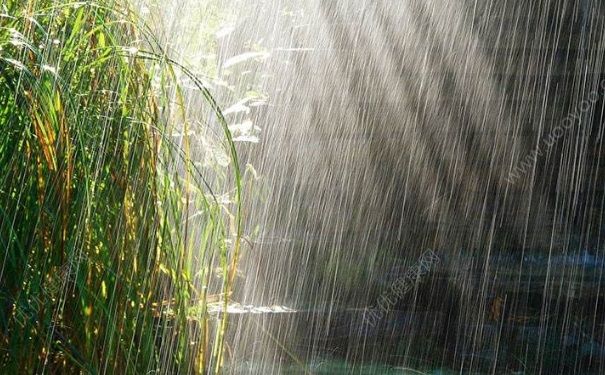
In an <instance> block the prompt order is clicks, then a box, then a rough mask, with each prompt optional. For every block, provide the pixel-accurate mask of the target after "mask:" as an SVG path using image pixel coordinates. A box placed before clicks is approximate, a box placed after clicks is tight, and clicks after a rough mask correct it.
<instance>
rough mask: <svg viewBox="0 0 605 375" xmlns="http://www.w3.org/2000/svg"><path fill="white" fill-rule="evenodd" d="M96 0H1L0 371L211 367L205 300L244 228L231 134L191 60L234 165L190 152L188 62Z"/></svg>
mask: <svg viewBox="0 0 605 375" xmlns="http://www.w3.org/2000/svg"><path fill="white" fill-rule="evenodd" d="M107 3H108V2H101V3H96V2H78V3H76V2H74V3H65V2H59V1H52V0H6V1H4V2H3V5H2V6H0V247H1V249H2V252H1V253H0V261H1V262H2V263H1V268H0V290H1V292H2V295H1V297H0V300H1V301H2V303H1V304H0V325H1V326H0V334H1V335H2V336H1V337H0V350H1V352H0V356H1V362H0V366H1V367H0V372H2V373H50V374H55V373H91V374H96V373H119V374H127V373H132V374H146V373H177V372H178V373H208V372H215V373H216V372H219V371H220V366H221V364H222V362H223V352H224V342H223V341H224V332H225V329H226V324H227V321H226V318H222V320H218V318H215V319H211V318H210V316H209V314H208V306H209V304H210V303H220V304H222V305H224V306H226V304H227V301H228V298H229V292H230V289H231V284H232V283H233V278H234V275H235V268H236V265H237V258H238V253H239V247H240V238H241V234H242V229H241V222H242V221H241V210H240V185H241V184H240V176H239V166H238V165H237V156H236V152H235V148H234V147H233V142H232V140H231V137H230V134H229V131H228V130H227V127H226V124H225V121H224V119H223V117H222V115H221V113H220V110H219V109H218V106H217V105H216V103H215V102H214V100H213V99H212V97H211V96H210V94H209V93H208V91H207V90H206V89H205V88H204V87H203V85H202V84H201V83H200V81H199V80H197V79H196V78H195V77H193V76H192V75H190V76H189V80H190V81H192V82H194V84H195V85H196V86H197V87H198V89H199V91H200V92H201V94H202V97H203V98H204V100H205V102H204V103H205V104H206V106H207V107H208V109H209V113H211V114H212V123H213V124H215V125H216V127H217V128H219V129H222V130H223V133H222V134H223V135H222V137H223V141H224V142H223V143H222V144H221V145H223V146H224V147H225V150H226V151H225V152H226V154H227V155H229V158H230V161H231V167H230V169H229V171H230V172H229V173H214V174H213V171H212V168H210V169H209V168H207V167H203V166H199V165H198V164H196V163H193V162H192V157H191V152H192V151H191V150H192V144H191V142H192V141H191V139H190V137H189V134H190V133H191V132H193V131H195V130H196V129H195V128H194V127H193V125H192V122H191V121H190V119H189V116H188V111H187V108H186V106H185V104H184V103H185V99H184V97H183V94H182V92H181V91H180V88H179V85H178V81H177V76H178V75H181V74H183V75H188V72H187V70H186V69H182V68H181V67H179V66H178V65H177V64H175V63H174V62H171V61H170V60H169V59H168V58H167V57H166V56H165V54H164V53H163V51H162V50H161V49H160V48H159V46H158V45H157V43H155V41H154V39H153V36H152V35H151V34H150V33H149V32H147V31H145V28H144V27H143V26H141V25H140V23H139V22H138V21H137V19H136V16H135V15H133V14H132V13H131V12H129V11H128V9H127V8H126V7H124V6H123V4H120V3H118V2H115V3H112V4H110V5H108V4H107ZM177 71H179V73H177ZM208 126H210V125H208ZM175 133H176V134H175ZM206 134H210V133H206ZM221 176H225V177H221ZM225 184H226V185H230V186H231V187H230V188H229V187H228V188H226V189H225V191H224V192H226V193H225V194H226V195H227V196H228V199H221V200H219V199H217V195H218V192H216V191H214V190H213V189H216V188H217V186H224V185H225ZM225 202H227V203H225ZM219 318H220V317H219Z"/></svg>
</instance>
